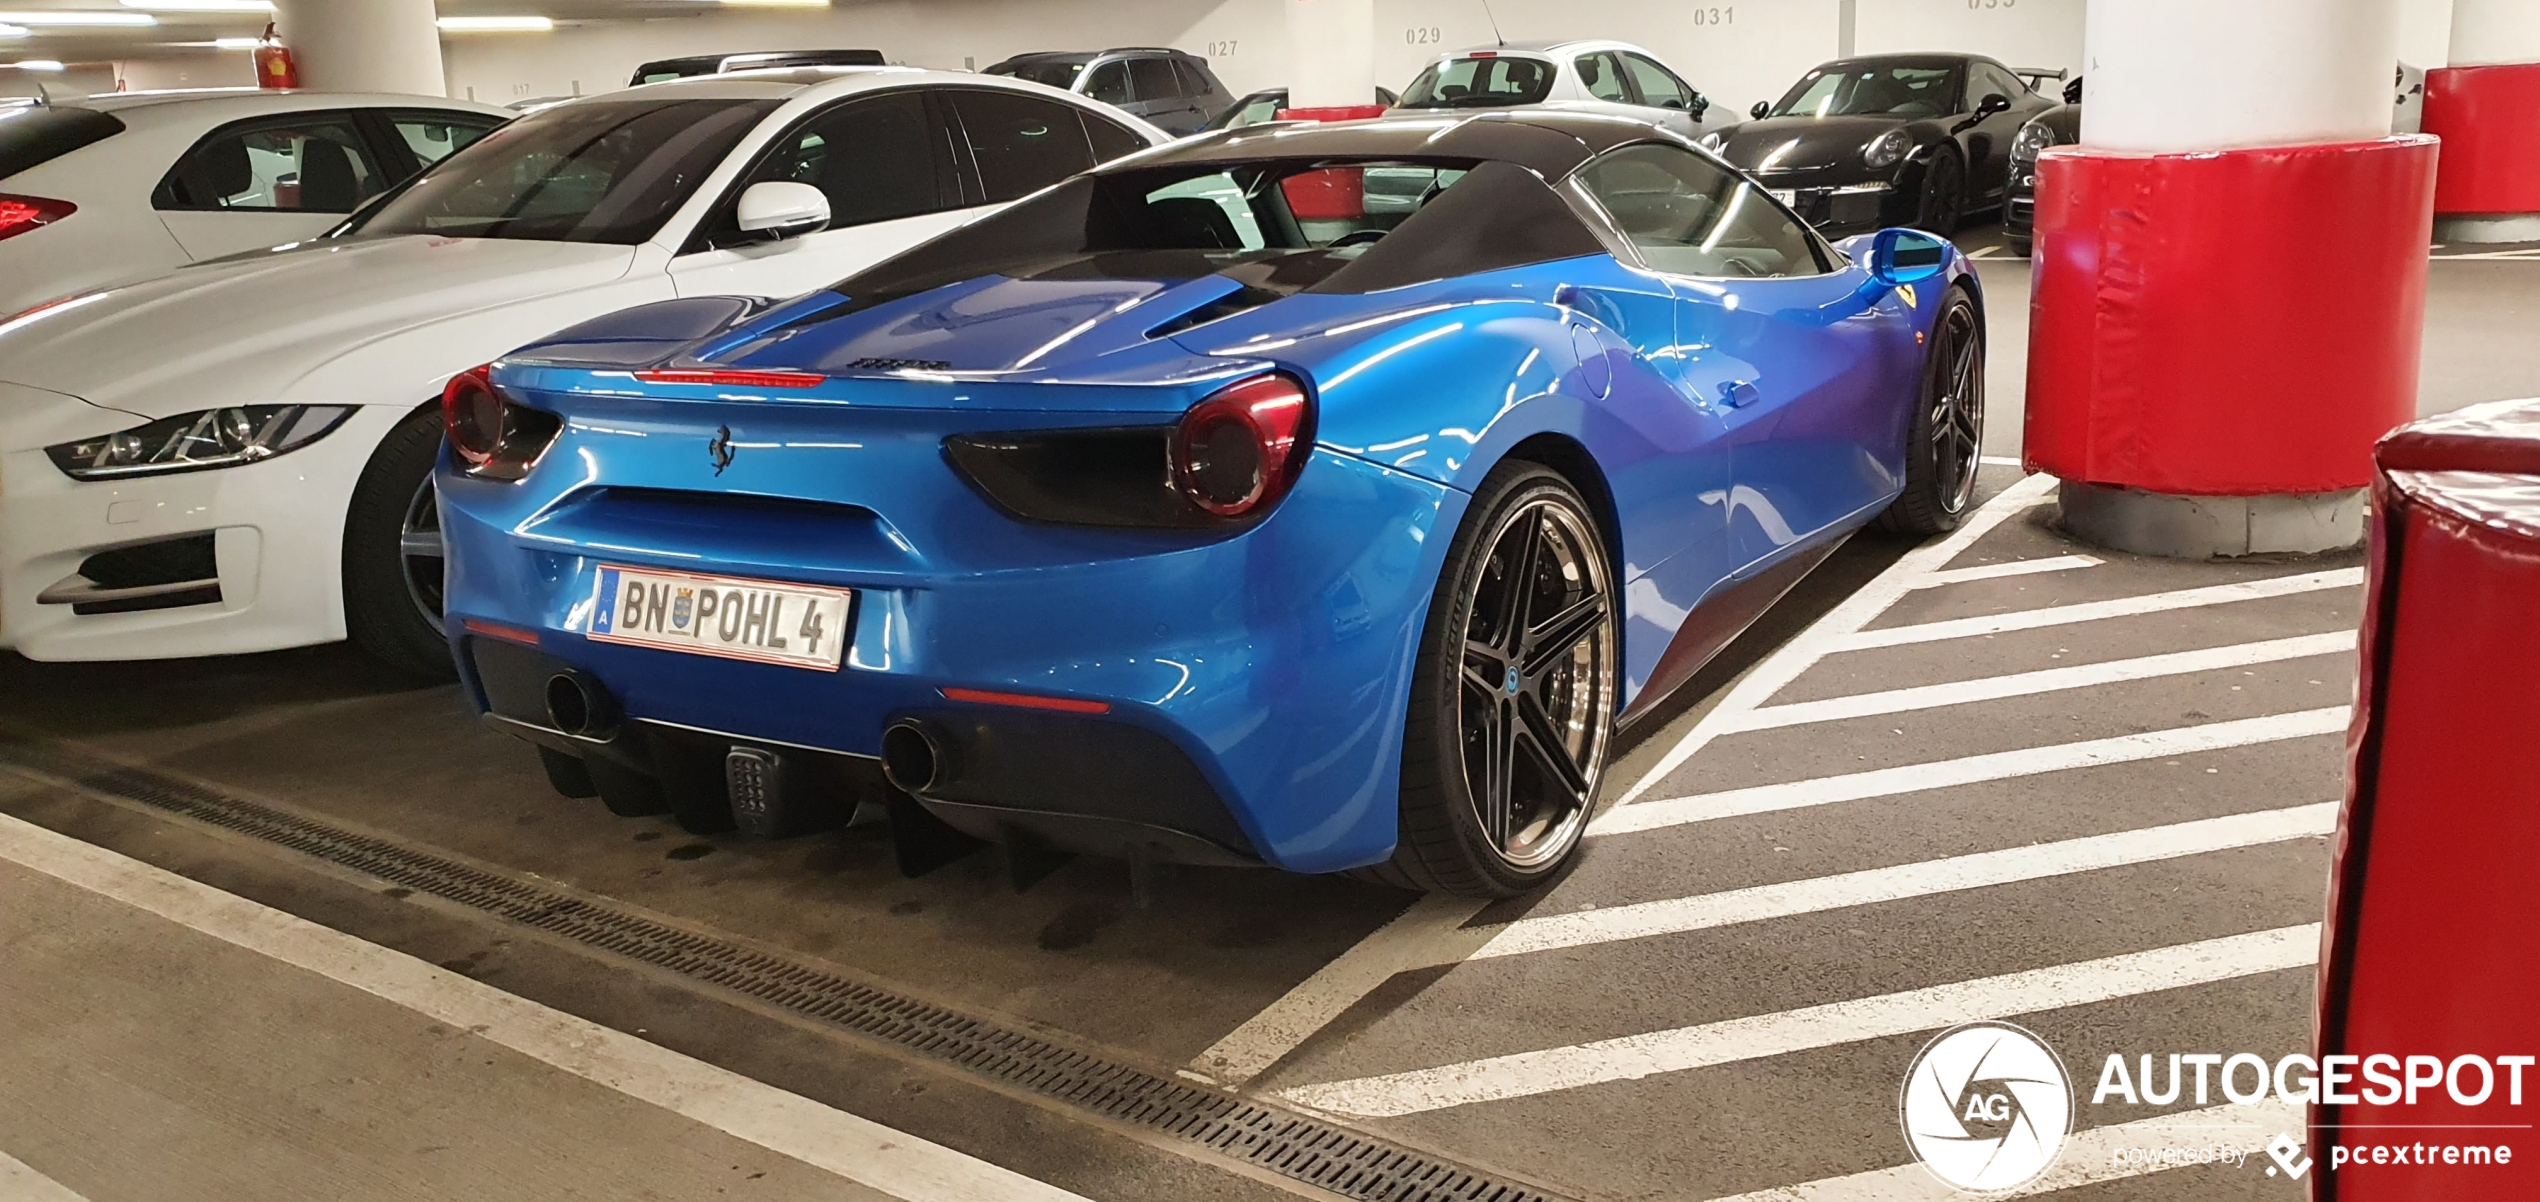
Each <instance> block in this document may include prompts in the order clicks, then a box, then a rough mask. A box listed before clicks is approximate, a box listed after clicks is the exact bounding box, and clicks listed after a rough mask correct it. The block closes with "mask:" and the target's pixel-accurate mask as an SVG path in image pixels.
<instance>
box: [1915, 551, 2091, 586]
mask: <svg viewBox="0 0 2540 1202" xmlns="http://www.w3.org/2000/svg"><path fill="white" fill-rule="evenodd" d="M2103 562H2105V561H2103V560H2101V559H2100V558H2099V557H2098V556H2096V555H2053V556H2048V557H2046V558H2043V559H2014V560H2012V561H2010V562H2009V563H1988V564H1980V565H1978V566H1976V567H1972V568H1945V569H1942V570H1941V571H1937V572H1933V573H1931V574H1930V575H1928V576H1924V577H1922V578H1921V579H1919V580H1914V581H1911V582H1909V587H1912V588H1918V589H1924V588H1945V587H1947V586H1949V585H1952V584H1971V583H1973V582H1975V581H1978V580H1999V579H2001V578H2003V577H2005V576H2034V575H2036V574H2038V573H2040V572H2069V571H2072V570H2073V569H2074V568H2095V567H2098V566H2099V565H2100V564H2101V563H2103Z"/></svg>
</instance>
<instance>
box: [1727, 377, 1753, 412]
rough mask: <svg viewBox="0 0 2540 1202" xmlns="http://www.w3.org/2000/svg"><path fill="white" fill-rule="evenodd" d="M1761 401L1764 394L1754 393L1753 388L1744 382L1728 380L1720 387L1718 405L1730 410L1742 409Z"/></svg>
mask: <svg viewBox="0 0 2540 1202" xmlns="http://www.w3.org/2000/svg"><path fill="white" fill-rule="evenodd" d="M1763 399H1764V394H1763V393H1760V392H1757V391H1755V386H1754V385H1753V384H1749V383H1747V382H1746V381H1744V380H1730V381H1727V382H1725V383H1723V384H1721V385H1720V403H1722V404H1724V405H1727V406H1728V407H1729V408H1731V409H1744V408H1746V407H1747V406H1749V405H1752V404H1754V403H1755V402H1757V401H1760V400H1763Z"/></svg>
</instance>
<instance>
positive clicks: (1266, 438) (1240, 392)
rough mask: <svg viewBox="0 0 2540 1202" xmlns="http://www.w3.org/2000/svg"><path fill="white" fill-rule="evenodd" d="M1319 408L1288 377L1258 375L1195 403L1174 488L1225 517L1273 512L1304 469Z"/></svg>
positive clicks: (1180, 443)
mask: <svg viewBox="0 0 2540 1202" xmlns="http://www.w3.org/2000/svg"><path fill="white" fill-rule="evenodd" d="M1312 415H1313V405H1312V403H1311V402H1310V401H1308V400H1307V399H1306V395H1305V386H1304V385H1302V384H1300V383H1298V382H1297V381H1296V380H1295V379H1293V378H1292V377H1289V376H1283V375H1276V374H1273V375H1266V376H1254V377H1253V378H1251V379H1249V380H1245V381H1243V382H1242V383H1239V384H1234V385H1231V386H1229V387H1227V388H1225V389H1222V390H1220V391H1219V392H1218V393H1216V394H1215V395H1214V396H1211V397H1209V398H1208V399H1207V400H1204V401H1201V402H1200V403H1199V404H1196V405H1193V406H1191V408H1190V411H1189V412H1187V413H1184V414H1183V415H1182V420H1181V422H1180V424H1178V425H1176V426H1175V427H1174V428H1173V483H1174V486H1175V487H1177V488H1179V489H1181V490H1182V495H1183V496H1185V497H1188V498H1190V501H1191V503H1192V504H1194V505H1197V506H1199V507H1200V508H1202V509H1205V510H1207V511H1208V512H1210V513H1212V514H1215V515H1217V516H1218V517H1221V518H1231V517H1242V516H1244V515H1245V514H1249V513H1253V512H1256V511H1258V510H1262V509H1267V508H1269V507H1270V506H1272V505H1275V504H1277V503H1278V501H1279V498H1280V497H1282V496H1285V495H1287V491H1288V486H1289V485H1291V484H1294V483H1296V477H1297V473H1298V472H1299V471H1301V470H1303V469H1304V467H1305V457H1306V453H1307V452H1308V451H1309V450H1311V449H1312V448H1311V446H1310V444H1309V443H1308V441H1307V438H1306V433H1307V431H1306V426H1307V423H1308V419H1310V418H1311V417H1312Z"/></svg>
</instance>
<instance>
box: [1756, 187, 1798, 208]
mask: <svg viewBox="0 0 2540 1202" xmlns="http://www.w3.org/2000/svg"><path fill="white" fill-rule="evenodd" d="M1764 190H1765V191H1767V192H1770V193H1772V194H1773V199H1775V200H1778V201H1780V202H1782V203H1783V204H1786V205H1796V204H1798V203H1799V193H1797V192H1795V191H1792V190H1791V189H1789V188H1766V189H1764Z"/></svg>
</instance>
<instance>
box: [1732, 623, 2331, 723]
mask: <svg viewBox="0 0 2540 1202" xmlns="http://www.w3.org/2000/svg"><path fill="white" fill-rule="evenodd" d="M2354 649H2355V632H2354V631H2351V630H2338V631H2331V632H2329V633H2327V634H2305V635H2296V636H2294V637H2292V638H2285V639H2268V640H2265V641H2264V642H2257V643H2236V644H2233V645H2231V646H2228V647H2208V648H2204V649H2202V650H2197V651H2176V652H2171V653H2169V654H2166V655H2146V656H2141V657H2138V658H2135V659H2116V660H2109V661H2107V662H2105V663H2097V664H2075V665H2073V666H2072V667H2069V668H2046V669H2042V670H2040V671H2036V672H2016V673H2013V674H2011V675H2008V676H1986V677H1982V678H1980V679H1976V680H1960V681H1952V682H1950V683H1948V684H1928V685H1918V686H1915V687H1913V688H1905V689H1888V690H1885V691H1883V692H1877V693H1856V694H1853V695H1851V696H1849V697H1829V698H1826V699H1824V700H1822V701H1794V702H1791V703H1789V704H1786V705H1767V706H1764V707H1762V708H1760V709H1754V710H1749V711H1747V712H1746V714H1745V715H1743V716H1742V717H1740V718H1739V719H1738V720H1737V721H1736V722H1735V723H1734V724H1733V729H1736V730H1770V729H1773V728H1775V727H1782V726H1799V725H1804V724H1806V723H1810V722H1834V721H1839V720H1841V719H1845V718H1865V717H1868V716H1870V715H1872V714H1901V713H1906V712H1908V711H1911V710H1926V709H1938V708H1940V707H1942V706H1950V705H1965V704H1967V703H1969V702H1973V701H1998V700H2001V699H2002V698H2005V697H2026V696H2030V695H2032V694H2036V693H2052V692H2057V691H2060V690H2064V689H2082V688H2089V687H2091V686H2093V685H2103V684H2116V683H2118V682H2121V681H2128V680H2145V679H2149V678H2151V677H2155V676H2181V675H2185V674H2187V673H2190V672H2212V671H2216V670H2218V669H2222V668H2245V667H2248V666H2249V665H2251V664H2265V663H2274V662H2276V661H2278V660H2288V659H2302V658H2305V657H2307V656H2313V655H2334V654H2337V653H2340V652H2351V651H2353V650H2354Z"/></svg>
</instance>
